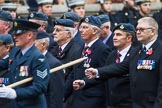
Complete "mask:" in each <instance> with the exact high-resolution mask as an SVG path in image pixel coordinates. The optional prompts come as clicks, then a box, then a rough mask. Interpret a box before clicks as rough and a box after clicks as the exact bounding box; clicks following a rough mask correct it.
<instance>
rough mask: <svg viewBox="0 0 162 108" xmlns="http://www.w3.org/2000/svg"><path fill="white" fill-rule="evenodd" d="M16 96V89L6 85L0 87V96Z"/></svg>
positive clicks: (8, 97)
mask: <svg viewBox="0 0 162 108" xmlns="http://www.w3.org/2000/svg"><path fill="white" fill-rule="evenodd" d="M16 97H17V94H16V91H15V90H14V89H12V88H8V87H0V98H7V99H15V98H16Z"/></svg>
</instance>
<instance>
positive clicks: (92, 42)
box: [84, 38, 99, 47]
mask: <svg viewBox="0 0 162 108" xmlns="http://www.w3.org/2000/svg"><path fill="white" fill-rule="evenodd" d="M98 39H99V38H96V39H95V40H93V41H91V42H90V43H89V44H88V45H87V44H85V45H84V46H89V47H91V46H92V45H93V44H94V43H95V42H96V41H97V40H98Z"/></svg>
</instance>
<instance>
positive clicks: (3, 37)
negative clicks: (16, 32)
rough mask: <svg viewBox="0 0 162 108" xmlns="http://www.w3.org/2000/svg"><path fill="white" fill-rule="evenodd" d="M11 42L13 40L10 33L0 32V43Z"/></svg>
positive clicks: (6, 43)
mask: <svg viewBox="0 0 162 108" xmlns="http://www.w3.org/2000/svg"><path fill="white" fill-rule="evenodd" d="M13 43H14V42H13V39H12V36H11V35H10V34H0V44H3V45H8V44H13Z"/></svg>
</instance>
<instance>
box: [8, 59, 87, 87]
mask: <svg viewBox="0 0 162 108" xmlns="http://www.w3.org/2000/svg"><path fill="white" fill-rule="evenodd" d="M85 59H87V57H84V58H80V59H77V60H74V61H71V62H69V63H66V64H63V65H61V66H58V67H56V68H53V69H51V70H50V73H54V72H57V71H59V70H61V69H65V68H67V67H70V66H72V65H75V64H78V63H80V62H82V61H83V60H85ZM32 80H33V77H29V78H26V79H24V80H21V81H18V82H16V83H13V84H10V85H8V86H6V87H10V88H15V87H17V86H19V85H22V84H25V83H27V82H30V81H32Z"/></svg>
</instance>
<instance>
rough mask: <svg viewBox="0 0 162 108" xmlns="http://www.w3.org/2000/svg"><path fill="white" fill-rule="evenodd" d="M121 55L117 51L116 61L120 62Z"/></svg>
mask: <svg viewBox="0 0 162 108" xmlns="http://www.w3.org/2000/svg"><path fill="white" fill-rule="evenodd" d="M121 56H122V55H121V54H120V53H119V52H118V53H117V55H116V63H120V57H121Z"/></svg>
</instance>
